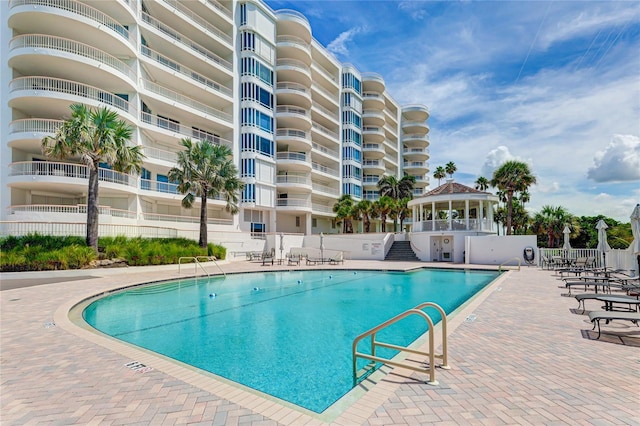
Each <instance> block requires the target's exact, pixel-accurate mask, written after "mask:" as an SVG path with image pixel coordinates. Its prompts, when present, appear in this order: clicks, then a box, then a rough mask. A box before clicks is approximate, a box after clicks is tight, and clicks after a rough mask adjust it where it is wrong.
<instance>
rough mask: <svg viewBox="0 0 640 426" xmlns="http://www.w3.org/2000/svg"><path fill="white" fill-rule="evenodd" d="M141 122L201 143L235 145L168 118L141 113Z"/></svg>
mask: <svg viewBox="0 0 640 426" xmlns="http://www.w3.org/2000/svg"><path fill="white" fill-rule="evenodd" d="M140 120H142V122H144V123H147V124H150V125H152V126H155V127H158V128H160V129H163V130H168V131H170V132H173V133H178V134H180V135H182V136H185V137H187V138H193V139H197V140H200V141H203V140H207V141H209V142H211V143H213V144H216V145H225V146H227V147H229V148H231V147H232V146H233V145H232V143H231V141H228V140H226V139H223V138H221V137H219V136H215V135H214V134H212V133H209V132H205V131H202V130H197V129H194V128H192V127H191V126H188V125H184V124H180V123H176V122H173V121H169V120H167V119H166V118H163V117H158V116H157V115H152V114H149V113H146V112H141V113H140Z"/></svg>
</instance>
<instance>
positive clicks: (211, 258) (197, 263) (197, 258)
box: [178, 256, 227, 278]
mask: <svg viewBox="0 0 640 426" xmlns="http://www.w3.org/2000/svg"><path fill="white" fill-rule="evenodd" d="M183 259H189V260H193V262H194V267H195V273H197V272H198V266H199V267H200V269H202V271H203V272H204V273H205V274H206V275H207V277H209V278H211V275H210V274H209V273H208V272H207V270H206V269H204V266H202V264H201V263H200V259H206V260H207V261H213V263H215V265H216V266H217V267H218V269H219V270H220V272H222V275H224V276H225V278H226V276H227V274H226V273H225V272H224V271H223V270H222V268H221V267H220V265H218V262H216V257H215V256H183V257H181V258H179V259H178V275H180V267H181V266H182V260H183Z"/></svg>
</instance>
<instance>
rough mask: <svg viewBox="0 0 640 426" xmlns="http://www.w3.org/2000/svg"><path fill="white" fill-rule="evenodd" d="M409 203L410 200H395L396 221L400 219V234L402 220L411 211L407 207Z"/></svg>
mask: <svg viewBox="0 0 640 426" xmlns="http://www.w3.org/2000/svg"><path fill="white" fill-rule="evenodd" d="M409 201H411V198H402V199H400V200H397V203H398V205H397V209H398V219H400V232H402V226H403V222H404V220H405V219H406V218H407V217H409V215H410V214H411V210H409V206H408V203H409Z"/></svg>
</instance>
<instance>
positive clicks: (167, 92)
mask: <svg viewBox="0 0 640 426" xmlns="http://www.w3.org/2000/svg"><path fill="white" fill-rule="evenodd" d="M142 84H143V86H144V88H145V89H147V90H148V91H150V92H153V93H155V94H157V95H160V96H163V97H165V98H167V99H170V100H172V101H174V102H179V103H181V104H183V105H185V106H188V107H191V108H193V109H195V110H197V111H200V112H202V113H205V114H208V115H212V116H214V117H217V118H219V119H221V120H224V121H226V122H228V123H229V124H231V122H232V119H233V116H232V115H231V114H227V113H226V112H222V111H220V110H218V109H215V108H212V107H210V106H209V105H205V104H203V103H202V102H199V101H196V100H195V99H191V98H190V97H188V96H185V95H183V94H181V93H178V92H174V91H173V90H171V89H167V88H166V87H164V86H161V85H159V84H157V83H154V82H152V81H149V80H142Z"/></svg>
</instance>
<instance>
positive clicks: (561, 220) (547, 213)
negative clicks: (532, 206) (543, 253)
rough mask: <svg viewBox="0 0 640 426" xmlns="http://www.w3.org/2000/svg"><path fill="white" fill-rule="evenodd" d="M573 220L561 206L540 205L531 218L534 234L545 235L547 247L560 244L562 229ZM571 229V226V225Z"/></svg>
mask: <svg viewBox="0 0 640 426" xmlns="http://www.w3.org/2000/svg"><path fill="white" fill-rule="evenodd" d="M572 222H574V220H573V219H572V216H571V214H570V213H569V212H568V211H567V209H565V208H564V207H562V206H556V207H554V206H550V205H545V206H542V209H540V211H539V212H538V213H536V215H535V216H534V218H533V229H534V230H535V232H536V234H545V235H546V236H547V247H548V248H552V247H556V246H559V245H560V240H561V239H562V231H563V230H564V227H565V226H566V225H571V224H572ZM571 228H572V229H573V226H571Z"/></svg>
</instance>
